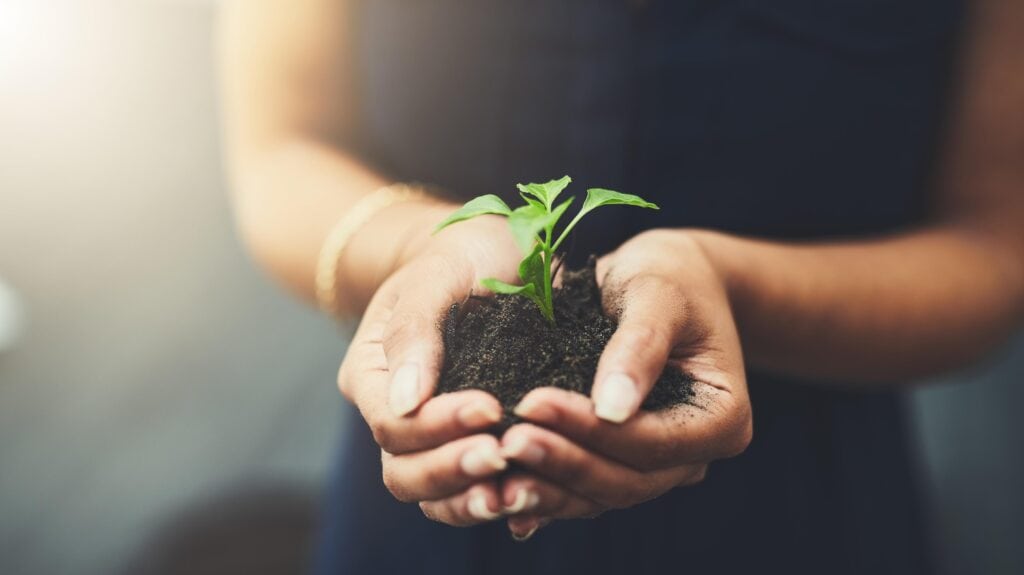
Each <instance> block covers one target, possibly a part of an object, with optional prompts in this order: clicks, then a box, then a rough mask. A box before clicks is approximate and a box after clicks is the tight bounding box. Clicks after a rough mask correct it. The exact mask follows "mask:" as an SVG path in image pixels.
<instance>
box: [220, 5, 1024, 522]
mask: <svg viewBox="0 0 1024 575" xmlns="http://www.w3.org/2000/svg"><path fill="white" fill-rule="evenodd" d="M972 6H973V11H972V15H973V18H972V23H971V27H970V33H969V35H968V41H967V43H966V52H965V55H964V57H963V59H962V74H961V81H960V82H959V85H960V86H961V89H960V93H959V97H958V98H957V100H956V107H955V109H954V112H953V116H952V119H951V122H950V126H951V127H950V130H949V134H948V136H947V138H946V142H947V145H946V147H945V150H944V153H943V156H942V157H943V161H942V162H940V165H941V170H940V172H939V173H938V174H937V177H936V178H935V181H936V182H937V184H936V186H935V190H934V198H935V200H934V204H933V211H932V214H931V217H930V218H929V221H928V222H927V223H925V224H923V225H921V226H920V227H917V228H915V229H909V230H905V231H903V232H901V233H898V234H893V235H888V236H884V237H882V236H879V237H866V238H851V239H848V240H844V241H830V242H805V243H800V244H785V243H778V242H770V241H764V240H760V239H757V238H740V237H735V236H731V235H728V234H723V233H719V232H716V231H712V230H689V229H683V230H655V231H652V232H647V233H644V234H641V235H640V236H637V237H636V238H634V239H632V240H630V241H629V242H627V243H626V244H624V245H623V246H622V247H620V248H619V249H618V250H616V251H615V252H613V253H611V254H608V255H607V256H605V257H603V258H602V259H601V260H600V262H599V279H600V281H601V282H602V289H603V290H604V292H605V294H606V296H607V297H606V299H607V300H608V301H609V311H610V312H612V313H617V314H619V319H620V324H619V329H618V331H617V332H616V334H615V336H614V337H613V340H612V341H611V342H610V343H609V345H608V347H607V349H606V350H605V353H604V355H603V356H602V359H601V363H600V366H599V370H598V374H597V378H596V380H595V385H594V391H593V394H592V397H591V398H586V397H583V396H580V395H575V394H569V393H566V392H560V391H558V390H553V389H550V388H545V389H540V390H536V391H534V392H532V393H531V394H530V395H528V396H527V397H526V398H525V399H524V401H523V403H522V404H521V405H520V406H519V408H518V411H519V413H520V414H521V415H522V416H523V417H524V419H525V420H527V421H528V422H530V423H524V424H522V425H518V426H515V427H513V428H511V429H509V430H508V431H507V432H506V433H505V434H504V436H503V437H501V438H500V439H496V438H493V437H492V436H490V435H487V434H486V433H482V431H483V430H484V429H486V428H487V427H488V426H489V425H490V424H491V423H493V422H494V421H496V420H497V419H498V418H499V417H500V409H499V407H498V405H497V402H496V400H494V398H493V397H490V396H488V395H487V394H485V393H483V392H460V393H456V394H447V395H444V396H439V397H436V398H431V395H432V391H433V388H434V385H435V383H436V379H437V374H438V370H439V365H440V358H441V357H442V351H441V348H440V346H441V342H440V338H439V335H438V333H437V329H436V325H437V322H438V321H439V319H440V318H441V317H443V313H444V311H445V310H446V309H447V307H448V304H450V303H451V302H454V301H460V300H461V299H463V298H464V297H466V295H468V293H469V291H470V290H473V291H475V292H478V293H479V292H480V291H481V288H480V287H479V283H478V282H479V280H480V279H482V278H483V277H487V276H495V277H499V278H505V279H514V277H515V273H514V272H515V264H516V263H517V262H518V258H519V254H518V252H516V251H515V249H514V245H513V244H512V243H511V241H510V238H509V237H508V235H507V231H506V230H505V229H504V227H503V226H502V225H501V223H500V220H496V219H494V218H482V219H481V220H480V221H478V222H466V223H462V224H459V225H458V226H454V227H452V228H450V229H448V230H445V231H444V232H443V233H441V234H437V235H436V236H431V235H430V230H431V228H432V227H433V226H434V225H435V224H436V223H437V222H438V221H440V219H441V218H442V217H443V215H444V214H445V213H447V212H449V211H451V210H453V209H454V208H455V206H454V205H452V204H450V203H447V202H444V201H441V200H435V199H430V198H426V199H422V200H417V201H416V202H410V203H406V204H400V205H396V206H392V207H389V208H387V209H385V210H384V211H382V212H381V213H379V214H378V215H377V216H375V217H374V218H372V219H371V220H370V221H369V222H368V223H367V224H366V225H365V226H363V227H362V228H361V229H360V230H359V232H358V233H357V234H356V235H355V236H354V237H353V239H352V241H351V243H350V244H349V246H348V247H347V248H346V250H345V251H344V253H343V254H342V257H341V259H340V261H339V277H338V283H339V290H340V293H339V295H340V296H341V299H342V301H344V302H345V304H346V306H347V309H348V311H349V312H350V313H352V314H359V313H361V312H364V311H365V313H364V315H363V321H362V323H361V324H360V327H359V330H358V331H357V333H356V336H355V337H354V339H353V341H352V344H351V345H350V348H349V351H348V353H347V355H346V357H345V360H344V362H343V364H342V367H341V370H340V372H339V386H340V388H341V390H342V392H343V393H344V394H345V395H346V397H348V398H349V399H351V400H353V401H354V402H355V404H356V405H357V407H358V408H359V409H360V412H361V413H362V415H363V417H364V418H365V419H366V421H367V424H368V425H369V426H370V428H371V429H372V430H373V432H374V437H375V439H376V440H377V441H378V443H379V444H380V445H381V447H382V451H383V468H384V480H385V483H386V484H387V486H388V488H389V489H390V490H391V491H392V492H393V493H394V494H395V495H396V497H398V498H399V499H401V500H403V501H415V502H419V503H420V505H421V508H422V509H423V511H424V513H425V514H427V515H428V516H430V517H432V518H434V519H437V520H440V521H444V522H446V523H450V524H453V525H471V524H474V523H479V522H481V521H489V520H495V519H498V518H507V521H508V522H509V527H510V529H511V530H512V532H513V534H514V535H516V536H519V537H522V536H526V535H527V534H529V533H532V532H533V531H535V529H536V528H537V526H539V525H541V524H542V523H543V522H545V521H547V520H550V519H553V518H568V517H581V516H593V515H596V514H598V513H600V512H602V511H604V510H606V509H611V508H621V507H628V506H630V505H633V504H635V503H638V502H640V501H644V500H647V499H650V498H652V497H655V496H657V495H659V494H660V493H663V492H664V491H666V490H668V489H670V488H672V487H675V486H677V485H686V484H690V483H693V482H695V481H698V480H700V478H701V477H703V473H704V471H705V470H706V466H707V465H708V464H709V463H710V462H711V461H714V460H715V459H719V458H722V457H727V456H731V455H735V454H736V453H738V452H740V451H742V449H743V448H744V447H745V446H746V443H747V442H748V441H749V440H750V434H751V430H752V414H751V411H750V405H749V400H748V398H747V393H746V381H745V376H744V371H743V369H744V368H743V366H744V364H746V365H748V366H751V367H755V368H757V369H759V370H765V371H771V372H775V373H779V374H786V375H790V376H795V377H801V378H806V379H807V381H808V382H810V383H811V384H818V385H835V384H834V383H828V382H836V381H841V382H843V383H844V384H845V385H849V386H854V387H878V386H881V385H898V383H897V384H893V383H889V382H906V381H908V380H910V379H912V378H917V377H920V376H925V375H929V374H933V373H937V372H940V371H943V370H947V369H950V368H955V367H959V366H963V365H965V364H967V363H969V362H971V361H973V360H975V359H977V358H978V357H980V356H981V355H983V354H985V353H986V352H987V351H989V350H991V349H992V348H993V347H994V346H996V345H998V344H999V343H1000V342H1002V341H1003V340H1004V339H1005V338H1006V337H1007V336H1008V335H1009V334H1011V333H1012V332H1013V331H1014V330H1015V329H1016V328H1017V326H1018V325H1019V324H1020V321H1021V318H1022V315H1024V232H1022V231H1021V230H1022V229H1024V105H1022V102H1024V74H1021V73H1020V71H1021V70H1024V33H1022V32H1024V4H1022V3H1020V2H1015V1H1014V0H978V1H976V2H974V3H973V5H972ZM347 11H348V7H347V5H346V3H345V2H342V1H331V0H305V1H303V2H286V1H283V0H244V1H239V2H230V3H228V4H227V5H226V6H225V8H224V13H223V15H222V16H223V17H222V43H221V47H222V55H223V58H222V63H223V78H224V96H225V111H226V117H227V118H226V119H227V122H226V129H225V134H226V143H227V157H228V161H229V171H230V174H231V178H232V184H233V186H232V187H233V199H234V203H235V206H236V213H237V220H238V225H239V230H240V234H241V236H242V237H243V239H244V240H245V242H246V244H247V245H248V246H249V249H250V251H251V252H252V254H253V255H254V257H255V258H256V260H257V261H258V262H260V263H261V264H262V265H263V266H264V267H266V268H267V269H268V270H269V271H270V272H271V274H272V275H273V276H274V277H276V278H278V279H279V280H281V281H282V282H283V283H284V284H285V285H287V286H289V287H290V288H291V289H292V290H293V291H295V292H296V293H298V294H300V295H301V296H303V297H306V298H311V297H312V294H313V281H312V278H313V277H314V268H315V263H316V259H317V254H318V252H319V248H320V245H321V244H322V242H323V239H324V238H325V237H326V235H327V233H328V232H329V230H330V228H331V226H333V225H334V223H335V222H336V221H337V220H338V219H339V218H340V217H341V216H342V215H343V214H344V213H345V212H346V210H347V209H348V208H349V207H350V206H352V205H353V204H354V203H355V202H357V201H358V200H359V198H361V197H363V196H365V195H366V194H368V193H370V192H371V191H372V190H374V189H376V188H378V187H380V186H381V185H384V184H386V183H389V181H390V180H389V179H388V178H387V177H386V176H384V175H382V174H380V173H379V172H377V171H375V170H373V169H372V168H370V167H368V166H367V165H366V164H365V163H364V162H362V161H360V160H359V159H358V158H357V157H355V156H354V155H353V154H351V153H349V152H348V151H347V150H346V147H345V145H344V142H345V140H346V139H347V137H348V136H349V135H351V134H353V133H357V132H358V130H359V126H358V118H359V104H358V102H357V101H355V99H354V97H353V96H352V94H353V93H354V90H353V89H352V88H353V85H354V82H356V81H357V76H356V74H355V73H354V72H353V71H352V68H351V66H348V65H347V63H348V60H347V58H346V55H347V53H348V52H347V49H346V48H347V46H346V43H347V39H348V36H347V34H346V32H347V30H346V18H347ZM339 70H340V73H339V72H338V71H339ZM489 191H491V190H480V191H479V193H487V192H489ZM637 192H639V193H641V194H642V193H643V192H642V190H637ZM683 269H686V270H687V273H685V274H684V273H682V272H681V270H683ZM693 270H699V273H694V271H693ZM651 310H658V313H652V312H651ZM778 326H786V329H784V330H780V329H778ZM740 342H742V348H741V344H740ZM666 361H674V362H686V365H687V369H691V370H696V371H697V372H698V380H699V382H700V383H699V387H700V389H701V393H704V394H708V397H710V398H711V399H712V400H713V401H712V402H711V404H710V405H712V406H713V408H712V409H709V410H703V411H702V412H701V413H699V414H697V413H693V414H690V415H693V416H694V417H677V416H678V415H679V414H678V413H673V412H669V413H667V414H665V413H662V414H652V413H645V412H641V413H639V414H637V413H636V407H637V406H638V405H639V404H640V402H641V400H642V398H643V396H644V395H645V394H646V392H647V391H648V390H649V389H650V387H651V385H653V381H654V378H655V377H656V375H657V374H658V373H659V372H660V371H661V369H662V368H663V367H664V365H665V363H666ZM403 367H405V368H406V369H401V368H403ZM677 409H682V410H686V409H691V408H688V407H685V406H684V407H681V408H677ZM681 422H683V423H681ZM539 454H541V455H539ZM508 461H516V462H517V463H519V464H520V465H521V466H522V467H523V468H525V469H526V470H527V471H525V472H517V473H516V474H515V475H514V476H511V477H506V478H503V479H502V480H501V481H500V482H499V481H498V480H496V479H495V478H496V477H498V476H499V474H501V472H502V471H504V469H505V467H506V465H507V462H508ZM538 461H542V462H543V464H541V463H539V462H538Z"/></svg>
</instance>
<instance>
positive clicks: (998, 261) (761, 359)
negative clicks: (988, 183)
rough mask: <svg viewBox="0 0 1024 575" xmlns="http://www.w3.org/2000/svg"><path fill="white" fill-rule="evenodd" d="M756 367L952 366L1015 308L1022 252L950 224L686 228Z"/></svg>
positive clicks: (1023, 281)
mask: <svg viewBox="0 0 1024 575" xmlns="http://www.w3.org/2000/svg"><path fill="white" fill-rule="evenodd" d="M695 236H696V237H697V238H698V242H699V244H700V245H701V246H702V247H703V249H704V251H705V252H706V253H707V255H708V257H709V258H710V259H711V260H712V262H713V265H714V266H715V267H716V268H718V269H719V272H720V274H721V276H722V277H723V278H724V281H725V283H726V286H727V291H728V294H729V299H730V302H731V304H732V305H733V307H734V313H735V316H736V321H737V324H738V327H739V330H740V334H741V337H742V342H743V347H744V354H745V356H746V359H747V361H748V363H749V364H750V365H751V366H752V367H755V368H759V369H764V370H768V371H774V372H780V373H786V374H790V375H795V376H798V377H806V378H811V379H826V380H835V381H841V382H848V383H871V382H885V381H894V380H905V379H907V378H912V377H917V376H923V375H927V374H929V373H934V372H937V371H940V370H943V369H948V368H953V367H957V366H961V365H963V364H965V363H967V362H969V361H971V360H972V359H974V358H976V357H978V356H979V355H980V354H983V353H984V352H986V351H987V350H989V349H991V348H992V347H993V346H994V345H995V344H997V343H998V342H1000V341H1001V340H1002V339H1003V338H1005V337H1006V336H1007V335H1008V334H1009V333H1011V332H1012V331H1013V330H1014V329H1015V328H1016V326H1017V325H1018V324H1019V323H1020V320H1021V317H1022V314H1024V263H1022V262H1024V254H1021V253H1018V252H1019V250H1018V249H1017V246H1016V245H1011V243H1010V242H1005V241H1003V240H1002V239H1001V238H1000V237H999V236H994V237H990V236H983V235H979V234H975V233H973V232H972V231H970V230H969V229H968V228H964V227H959V226H937V227H933V228H928V229H925V230H922V231H919V232H915V233H907V234H903V235H898V236H892V237H888V238H880V239H873V240H865V241H850V242H842V243H829V244H803V245H801V244H780V243H773V242H766V241H758V240H751V239H743V238H738V237H734V236H728V235H724V234H718V233H714V232H695Z"/></svg>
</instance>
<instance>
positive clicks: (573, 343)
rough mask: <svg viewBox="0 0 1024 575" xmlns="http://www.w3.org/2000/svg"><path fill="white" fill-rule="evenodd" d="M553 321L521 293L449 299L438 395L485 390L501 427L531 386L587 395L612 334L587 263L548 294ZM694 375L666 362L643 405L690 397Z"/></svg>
mask: <svg viewBox="0 0 1024 575" xmlns="http://www.w3.org/2000/svg"><path fill="white" fill-rule="evenodd" d="M553 299H554V308H555V324H554V325H551V324H550V323H549V322H548V321H547V320H546V319H544V316H542V315H541V314H540V311H539V310H538V309H537V307H536V306H535V305H534V303H533V302H531V301H529V300H527V299H526V298H523V297H519V296H510V295H497V296H495V297H488V298H482V297H481V298H471V299H470V300H468V301H467V302H466V303H464V304H461V305H459V304H456V305H453V306H452V308H451V310H450V313H449V316H448V319H447V321H446V324H445V326H444V339H445V361H444V368H443V369H442V371H441V379H440V383H439V384H438V389H437V393H438V394H440V393H447V392H452V391H459V390H462V389H471V388H472V389H482V390H484V391H487V392H489V393H491V394H492V395H494V396H495V397H497V398H498V400H499V401H500V402H501V404H502V406H503V407H504V408H505V420H504V421H503V422H502V425H501V427H507V426H509V425H511V424H512V423H514V422H515V421H517V418H516V417H515V416H514V415H513V414H512V410H513V409H514V408H515V406H516V404H518V403H519V400H521V399H522V398H523V396H524V395H526V394H527V393H528V392H529V391H530V390H532V389H534V388H536V387H543V386H555V387H560V388H562V389H568V390H571V391H576V392H579V393H582V394H584V395H588V396H589V395H590V388H591V386H592V385H593V382H594V373H595V372H596V371H597V360H598V359H599V358H600V357H601V352H602V351H603V350H604V348H605V345H606V344H607V343H608V340H609V339H610V338H611V336H612V333H614V332H615V326H616V322H615V320H614V319H613V318H609V317H607V316H606V315H605V314H604V311H603V309H602V307H601V292H600V291H599V290H598V287H597V282H596V281H595V274H594V266H593V259H592V260H591V263H590V265H588V266H587V267H586V268H583V269H581V270H578V271H571V272H566V273H565V274H564V275H563V282H562V286H561V288H556V289H555V291H554V294H553ZM693 395H694V393H693V379H692V378H691V377H690V376H689V375H688V374H685V373H682V372H681V371H679V370H678V369H676V368H674V367H667V368H666V369H665V371H664V372H662V374H661V377H659V378H658V382H657V384H656V385H655V386H654V389H653V390H652V391H651V393H650V394H649V395H648V396H647V399H646V400H645V401H644V403H643V406H642V407H643V408H644V409H648V410H652V411H653V410H658V409H664V408H667V407H671V406H673V405H677V404H679V403H683V402H692V399H693Z"/></svg>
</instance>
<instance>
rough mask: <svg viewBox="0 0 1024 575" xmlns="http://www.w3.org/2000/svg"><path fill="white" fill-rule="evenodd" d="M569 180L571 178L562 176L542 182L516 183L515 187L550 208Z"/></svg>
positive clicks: (570, 180)
mask: <svg viewBox="0 0 1024 575" xmlns="http://www.w3.org/2000/svg"><path fill="white" fill-rule="evenodd" d="M570 182H572V178H570V177H569V176H564V177H562V178H560V179H557V180H551V181H550V182H547V183H544V184H516V187H517V188H519V191H520V192H522V193H523V194H529V195H531V196H533V197H535V198H537V199H538V200H540V201H542V202H544V205H545V206H546V207H547V208H548V209H549V210H550V209H551V206H553V205H554V204H555V198H557V197H558V194H560V193H562V190H564V189H565V188H566V187H568V185H569V183H570Z"/></svg>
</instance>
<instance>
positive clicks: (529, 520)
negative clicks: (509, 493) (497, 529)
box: [507, 515, 551, 543]
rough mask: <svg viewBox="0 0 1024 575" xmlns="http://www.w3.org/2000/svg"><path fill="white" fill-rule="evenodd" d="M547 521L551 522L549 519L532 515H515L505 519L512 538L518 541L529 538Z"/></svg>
mask: <svg viewBox="0 0 1024 575" xmlns="http://www.w3.org/2000/svg"><path fill="white" fill-rule="evenodd" d="M548 523H551V520H550V519H548V518H544V517H536V516H532V515H517V516H515V517H509V518H508V521H507V524H508V531H509V533H510V534H511V535H512V539H515V540H516V541H518V542H520V543H522V542H524V541H527V540H529V539H530V538H531V537H533V536H534V535H535V534H536V533H537V531H538V530H539V529H541V528H542V527H544V526H545V525H547V524H548Z"/></svg>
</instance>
